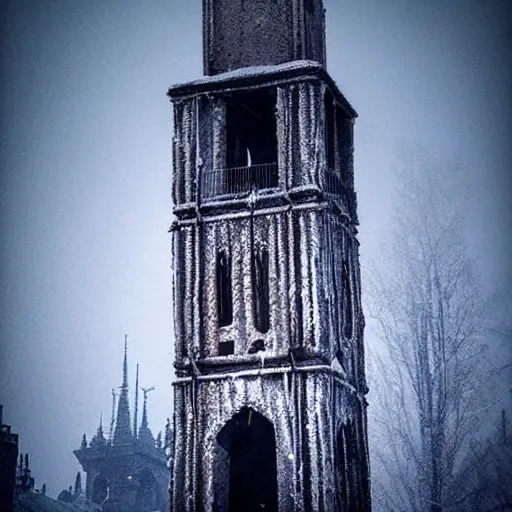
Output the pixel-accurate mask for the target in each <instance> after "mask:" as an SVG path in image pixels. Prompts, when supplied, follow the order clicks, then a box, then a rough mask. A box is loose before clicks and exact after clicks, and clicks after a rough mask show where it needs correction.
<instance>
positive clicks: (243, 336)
mask: <svg viewBox="0 0 512 512" xmlns="http://www.w3.org/2000/svg"><path fill="white" fill-rule="evenodd" d="M207 3H208V5H209V6H210V8H211V5H212V4H215V1H213V0H212V1H209V2H207ZM259 3H265V2H263V0H260V1H259ZM268 3H269V5H270V4H272V5H275V4H276V2H274V1H272V2H270V0H268ZM280 3H282V2H281V0H278V2H277V4H280ZM292 3H293V5H295V6H297V5H298V4H299V3H300V4H301V5H302V6H305V5H307V4H308V2H307V1H305V0H301V2H299V1H298V0H297V1H295V2H292ZM220 4H222V2H220V1H219V5H220ZM314 5H315V8H316V9H318V8H320V7H321V2H320V1H318V2H314ZM205 12H206V13H208V12H209V11H208V10H206V11H205ZM304 12H305V11H304ZM321 21H322V23H321V24H319V25H318V24H317V25H315V24H311V23H310V24H309V25H308V22H307V20H306V21H304V20H303V23H302V26H303V27H306V30H309V31H310V32H312V33H313V34H314V29H315V26H316V27H317V29H318V30H320V31H321V34H320V36H318V40H323V10H322V18H321ZM205 23H207V21H205ZM212 23H214V21H212ZM233 23H234V24H235V25H236V20H233ZM240 23H243V21H240ZM299 25H300V24H299ZM209 51H212V49H211V48H210V50H209ZM306 56H308V55H306ZM310 57H311V58H313V59H314V60H294V59H295V57H294V54H292V57H290V58H289V59H287V60H286V59H285V60H284V61H282V60H281V59H280V57H279V56H277V57H275V56H274V57H273V59H274V61H272V59H271V61H270V62H266V63H265V64H266V65H265V66H259V65H258V66H249V67H245V68H240V69H236V70H233V71H227V72H224V73H218V74H215V75H214V76H208V77H205V78H202V79H200V80H197V81H195V82H191V83H187V84H183V85H178V86H174V87H171V88H170V90H169V96H170V98H171V100H172V102H173V105H174V123H175V126H174V137H173V160H174V161H173V169H174V173H173V174H174V176H173V189H172V194H173V201H174V214H175V216H176V220H175V222H174V224H173V226H172V231H173V259H174V305H175V312H174V316H175V331H176V347H175V354H176V355H175V357H176V359H175V367H176V372H177V379H176V381H175V388H174V389H175V414H174V421H175V457H174V468H173V478H172V485H173V489H172V495H173V507H174V508H173V510H178V511H199V510H207V511H228V510H230V511H235V510H261V509H262V508H263V507H262V506H264V509H265V510H274V511H277V510H279V511H288V510H299V511H300V510H302V511H309V510H325V511H330V510H345V511H369V510H370V489H369V467H368V447H367V434H366V405H367V403H366V400H365V395H366V393H367V386H366V381H365V373H364V351H363V327H364V320H363V314H362V310H361V299H360V297H361V294H360V274H359V263H358V242H357V240H356V234H357V230H356V226H357V223H358V222H357V213H356V199H355V193H354V175H353V125H354V119H355V117H356V113H355V111H354V110H353V108H352V107H351V106H350V104H349V103H348V102H347V100H346V99H345V98H344V97H343V95H342V94H341V92H340V91H339V89H338V88H337V87H336V85H335V83H334V82H333V80H332V79H331V78H330V76H329V74H328V73H327V71H326V70H325V67H324V66H323V65H322V64H323V62H322V61H321V59H316V58H315V55H311V56H310ZM211 58H213V57H211ZM219 59H220V60H222V56H220V57H219ZM319 60H320V62H319ZM250 63H251V62H245V64H246V65H247V64H250ZM256 64H260V63H259V62H256Z"/></svg>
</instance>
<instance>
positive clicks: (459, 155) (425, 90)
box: [0, 0, 512, 496]
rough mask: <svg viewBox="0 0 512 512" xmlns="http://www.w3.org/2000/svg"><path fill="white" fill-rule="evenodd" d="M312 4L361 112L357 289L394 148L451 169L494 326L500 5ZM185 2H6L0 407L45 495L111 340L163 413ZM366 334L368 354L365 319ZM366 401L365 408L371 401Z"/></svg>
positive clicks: (188, 58) (83, 422)
mask: <svg viewBox="0 0 512 512" xmlns="http://www.w3.org/2000/svg"><path fill="white" fill-rule="evenodd" d="M324 3H325V7H326V11H327V12H326V19H327V66H328V70H329V72H330V74H331V75H332V76H333V78H334V79H335V80H336V82H337V84H338V86H339V87H340V89H341V91H342V92H343V94H344V95H345V96H346V97H347V99H348V100H349V101H350V102H351V104H352V105H353V106H354V108H355V109H356V110H357V112H358V114H359V118H358V119H357V121H356V132H355V151H356V152H355V180H356V191H357V196H358V208H359V210H358V211H359V220H360V229H359V233H360V235H359V240H360V242H361V248H360V252H361V266H362V274H363V284H364V283H365V282H366V279H367V278H366V276H367V275H368V272H369V271H370V269H371V268H374V264H373V262H375V261H378V260H379V258H380V257H381V255H382V247H383V245H384V244H385V243H386V242H387V240H388V239H389V236H390V234H391V231H392V228H393V215H392V212H393V207H394V201H395V200H396V195H395V190H396V188H397V186H398V185H399V184H398V183H397V179H398V178H397V173H396V169H397V167H399V166H400V165H401V163H402V162H403V156H402V155H403V154H404V153H410V152H417V153H420V154H430V155H434V156H435V158H436V159H437V160H438V161H444V162H446V163H447V165H446V166H445V169H446V171H445V172H447V173H450V169H454V168H457V169H458V172H457V179H456V180H454V183H453V185H450V186H451V190H452V192H453V201H454V202H457V203H458V205H459V206H460V209H461V211H463V212H464V237H465V241H466V243H467V245H468V249H469V254H470V256H471V257H472V258H473V259H474V261H475V267H476V269H477V273H478V276H479V279H480V282H481V286H482V288H483V290H484V292H485V293H486V294H488V295H491V296H493V297H499V299H496V300H495V302H496V303H495V306H494V307H493V308H492V309H491V313H490V314H491V315H496V322H498V321H499V322H501V321H504V320H507V319H509V318H510V317H512V299H511V297H512V293H511V291H512V268H511V265H510V261H511V255H512V254H511V253H512V246H511V237H510V228H511V221H512V212H511V205H512V180H511V178H510V170H511V162H512V144H510V139H511V135H512V99H511V92H510V91H512V57H511V56H512V31H511V27H512V9H511V8H510V4H509V3H508V2H506V1H500V0H493V1H489V2H485V3H484V2H479V1H477V0H467V1H463V0H451V1H450V2H448V3H446V2H441V1H440V0H439V1H429V2H419V1H414V2H413V1H407V2H406V1H405V0H396V1H394V2H386V3H384V2H378V1H377V0H368V1H366V2H364V3H363V2H358V1H356V0H350V1H341V2H340V1H339V0H325V2H324ZM201 9H202V5H201V2H200V1H199V0H195V1H188V2H185V1H181V0H179V1H178V0H165V1H164V0H154V1H153V2H151V3H147V2H146V3H144V2H137V1H135V0H124V1H122V2H121V1H117V0H112V1H110V2H100V1H99V0H92V1H89V2H86V3H79V2H69V1H65V0H53V1H50V0H31V1H20V0H18V1H5V2H3V3H2V7H1V28H0V37H1V44H0V48H1V50H0V51H1V59H0V60H1V98H0V101H1V104H0V105H1V120H0V123H1V124H0V133H1V138H0V154H1V160H0V161H1V180H2V182H1V187H0V191H1V194H2V200H1V203H0V208H1V217H0V218H1V224H0V226H1V230H0V240H1V244H2V250H1V254H2V259H1V267H0V268H1V283H2V287H1V295H0V301H1V316H0V343H1V345H0V403H3V404H4V421H5V422H6V423H8V424H10V425H12V427H13V430H14V431H15V432H17V433H19V435H20V452H21V453H26V452H28V453H29V454H30V456H31V468H32V475H33V476H34V477H35V478H36V487H40V486H41V485H42V484H43V483H46V484H47V488H48V493H49V494H50V495H51V496H57V495H58V493H59V492H60V491H61V490H62V489H65V488H67V487H68V486H69V485H71V484H72V482H73V481H74V477H75V474H76V471H78V470H79V469H80V466H79V465H78V463H77V462H76V460H75V458H74V455H73V453H72V450H73V449H76V448H78V446H79V444H80V440H81V437H82V434H83V433H84V432H85V433H86V434H87V437H88V438H90V436H92V435H93V434H94V432H95V431H96V429H97V427H98V425H99V421H100V415H101V414H102V415H103V422H104V427H105V426H106V430H107V431H108V424H109V422H110V410H111V390H112V388H117V387H118V386H119V385H120V384H121V377H122V357H123V342H124V335H125V334H127V335H128V362H129V379H130V386H131V387H130V391H131V392H132V394H133V391H134V385H135V364H136V363H140V383H141V385H142V386H148V387H149V386H155V391H154V392H152V393H151V395H150V396H149V399H148V415H149V425H150V427H151V429H152V430H153V433H154V434H155V435H156V433H157V432H158V431H159V430H161V429H163V428H164V425H165V421H166V418H167V417H170V416H172V385H171V383H172V379H173V376H174V375H173V368H172V353H173V343H174V336H173V324H172V303H171V297H172V288H171V286H172V284H171V268H170V265H171V245H170V235H169V234H168V233H167V230H168V228H169V226H170V224H171V222H172V213H171V209H172V203H171V199H170V186H171V174H172V170H171V144H170V140H171V130H172V129H171V127H172V117H171V108H170V104H169V102H168V99H167V98H166V94H165V93H166V90H167V88H168V86H169V85H171V84H174V83H178V82H185V81H187V80H191V79H194V78H197V77H199V76H201V75H202V48H201V45H202V36H201V28H202V25H201ZM366 290H367V288H366V287H364V288H363V300H364V301H365V300H366V299H365V292H366ZM491 320H492V318H491ZM365 339H366V344H367V346H371V345H372V344H374V343H378V340H377V337H376V336H375V333H374V331H373V328H372V325H371V323H370V324H369V325H368V328H367V330H366V335H365ZM490 343H491V347H490V350H491V351H498V350H505V351H506V350H507V347H505V348H503V347H501V348H500V347H498V346H497V345H496V346H494V345H493V341H492V340H490ZM508 350H509V354H510V346H509V347H508ZM368 400H369V402H370V414H371V402H372V393H371V390H370V394H369V396H368ZM509 400H510V398H509ZM132 411H133V399H132Z"/></svg>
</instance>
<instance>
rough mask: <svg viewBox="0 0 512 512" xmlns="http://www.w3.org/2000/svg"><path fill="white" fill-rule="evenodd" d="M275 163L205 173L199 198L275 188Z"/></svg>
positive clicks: (276, 181) (276, 179) (276, 180)
mask: <svg viewBox="0 0 512 512" xmlns="http://www.w3.org/2000/svg"><path fill="white" fill-rule="evenodd" d="M277 183H278V178H277V163H271V164H258V165H251V166H247V167H228V168H227V169H220V170H215V171H207V172H205V173H204V174H203V176H202V182H201V197H202V198H203V199H208V198H212V197H218V196H226V195H240V194H245V193H248V192H250V191H251V190H263V189H268V188H275V187H277Z"/></svg>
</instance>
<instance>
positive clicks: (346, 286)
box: [342, 262, 354, 339]
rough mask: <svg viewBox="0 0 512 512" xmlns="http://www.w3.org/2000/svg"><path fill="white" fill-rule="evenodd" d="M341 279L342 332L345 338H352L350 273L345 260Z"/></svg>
mask: <svg viewBox="0 0 512 512" xmlns="http://www.w3.org/2000/svg"><path fill="white" fill-rule="evenodd" d="M342 279H343V291H344V295H345V296H344V297H343V310H344V311H343V313H344V315H343V334H344V335H345V338H347V339H350V338H352V331H353V323H354V322H353V316H352V290H351V289H350V273H349V270H348V265H347V263H346V262H344V263H343V271H342Z"/></svg>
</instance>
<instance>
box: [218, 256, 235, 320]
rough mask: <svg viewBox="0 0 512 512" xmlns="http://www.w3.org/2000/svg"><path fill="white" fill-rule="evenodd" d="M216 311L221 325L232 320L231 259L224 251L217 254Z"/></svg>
mask: <svg viewBox="0 0 512 512" xmlns="http://www.w3.org/2000/svg"><path fill="white" fill-rule="evenodd" d="M217 313H218V316H219V325H220V326H221V327H222V326H224V325H230V324H231V323H232V322H233V297H232V294H231V261H230V259H228V257H227V256H226V253H225V252H224V251H221V252H220V253H219V255H218V256H217Z"/></svg>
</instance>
